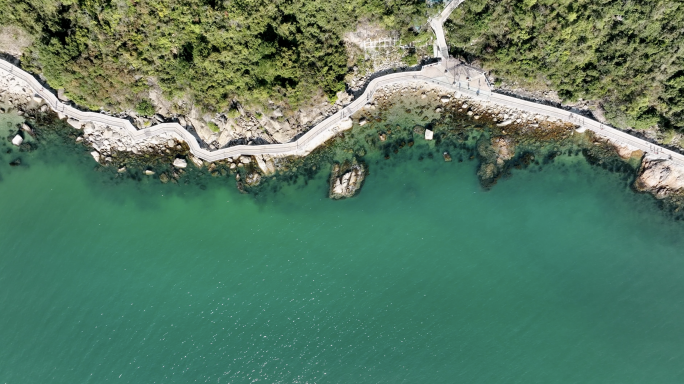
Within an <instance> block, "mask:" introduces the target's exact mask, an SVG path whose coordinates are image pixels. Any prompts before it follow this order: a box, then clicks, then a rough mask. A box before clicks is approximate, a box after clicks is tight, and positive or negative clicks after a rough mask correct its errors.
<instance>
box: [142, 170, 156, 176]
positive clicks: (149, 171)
mask: <svg viewBox="0 0 684 384" xmlns="http://www.w3.org/2000/svg"><path fill="white" fill-rule="evenodd" d="M144 173H145V175H147V176H152V175H154V171H152V170H150V169H146V170H145V172H144Z"/></svg>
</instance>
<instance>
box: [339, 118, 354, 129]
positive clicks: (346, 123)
mask: <svg viewBox="0 0 684 384" xmlns="http://www.w3.org/2000/svg"><path fill="white" fill-rule="evenodd" d="M353 126H354V122H353V121H352V119H344V120H342V121H340V123H339V124H338V125H337V127H338V128H339V129H340V131H346V130H347V129H351V127H353Z"/></svg>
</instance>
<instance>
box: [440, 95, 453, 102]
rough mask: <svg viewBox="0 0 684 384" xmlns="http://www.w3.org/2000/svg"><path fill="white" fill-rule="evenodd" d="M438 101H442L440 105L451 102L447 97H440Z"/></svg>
mask: <svg viewBox="0 0 684 384" xmlns="http://www.w3.org/2000/svg"><path fill="white" fill-rule="evenodd" d="M440 100H441V101H442V103H448V102H449V100H451V98H450V97H449V96H442V98H441V99H440Z"/></svg>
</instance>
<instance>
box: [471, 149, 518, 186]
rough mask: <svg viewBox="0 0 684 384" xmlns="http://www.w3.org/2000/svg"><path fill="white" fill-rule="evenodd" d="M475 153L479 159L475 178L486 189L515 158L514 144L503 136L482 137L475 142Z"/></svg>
mask: <svg viewBox="0 0 684 384" xmlns="http://www.w3.org/2000/svg"><path fill="white" fill-rule="evenodd" d="M477 152H478V154H479V155H480V159H481V163H480V167H479V169H478V170H477V176H478V178H479V179H480V183H481V184H482V186H484V187H485V188H488V187H491V186H492V185H494V184H495V183H496V181H497V179H498V178H499V176H501V173H502V172H503V170H504V166H505V164H506V162H507V161H508V160H511V159H512V158H513V157H514V156H515V142H514V140H513V138H511V137H505V136H496V137H492V138H491V139H487V138H486V137H482V138H481V139H480V140H479V141H478V142H477Z"/></svg>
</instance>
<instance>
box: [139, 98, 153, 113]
mask: <svg viewBox="0 0 684 384" xmlns="http://www.w3.org/2000/svg"><path fill="white" fill-rule="evenodd" d="M135 111H136V112H138V115H141V116H152V115H154V105H152V102H151V101H150V100H148V99H144V100H143V101H141V102H139V103H138V105H136V106H135Z"/></svg>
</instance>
